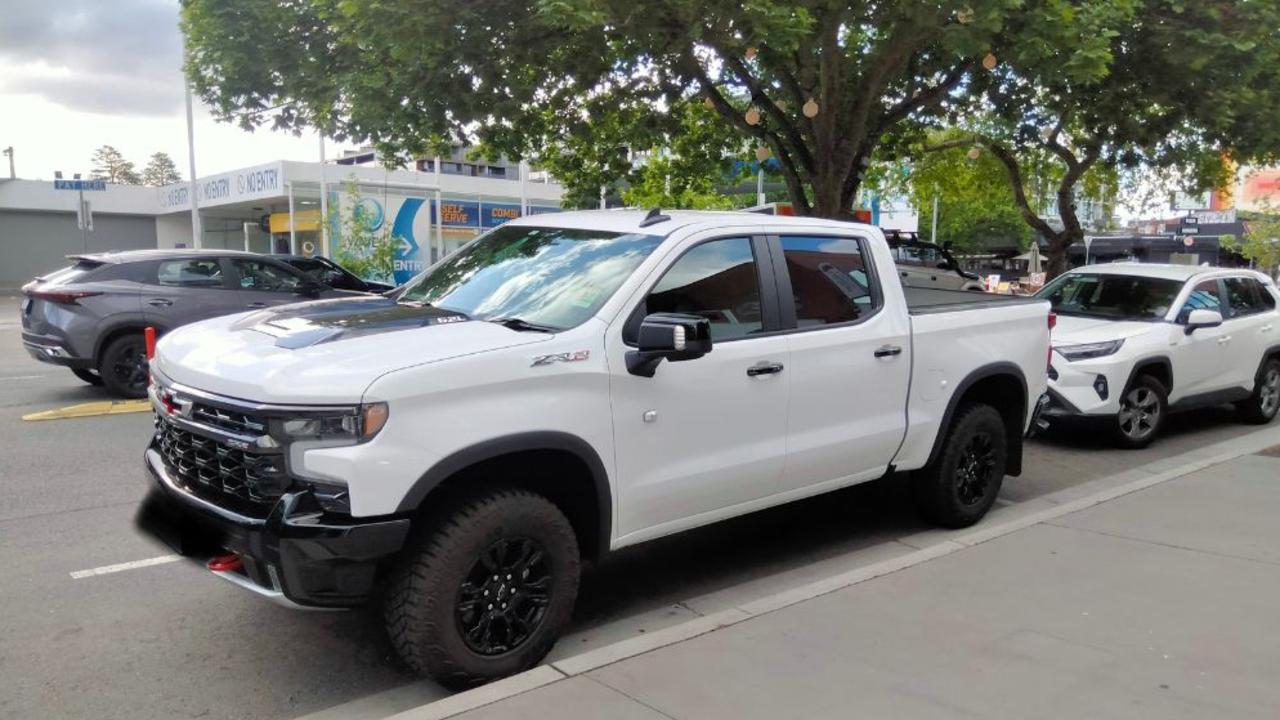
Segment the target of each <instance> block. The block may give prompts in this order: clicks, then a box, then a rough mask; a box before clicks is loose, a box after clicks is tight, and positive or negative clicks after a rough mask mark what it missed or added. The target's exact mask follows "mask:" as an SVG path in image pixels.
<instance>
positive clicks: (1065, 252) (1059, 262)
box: [1044, 230, 1084, 280]
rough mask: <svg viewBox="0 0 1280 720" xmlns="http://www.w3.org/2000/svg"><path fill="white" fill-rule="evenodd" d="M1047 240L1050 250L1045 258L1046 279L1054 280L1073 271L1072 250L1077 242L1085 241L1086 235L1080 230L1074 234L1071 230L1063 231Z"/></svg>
mask: <svg viewBox="0 0 1280 720" xmlns="http://www.w3.org/2000/svg"><path fill="white" fill-rule="evenodd" d="M1045 239H1046V240H1048V241H1049V248H1048V250H1047V251H1046V252H1045V256H1044V257H1045V266H1044V270H1045V278H1046V280H1052V279H1053V278H1055V277H1057V276H1059V275H1061V274H1062V273H1064V272H1066V271H1067V270H1070V269H1071V267H1070V265H1071V263H1070V248H1071V246H1072V245H1073V244H1074V243H1075V242H1076V241H1077V240H1083V239H1084V233H1083V232H1080V231H1079V230H1077V231H1076V232H1074V233H1073V232H1071V231H1070V230H1063V231H1062V232H1058V233H1054V234H1053V235H1051V236H1049V237H1047V238H1045Z"/></svg>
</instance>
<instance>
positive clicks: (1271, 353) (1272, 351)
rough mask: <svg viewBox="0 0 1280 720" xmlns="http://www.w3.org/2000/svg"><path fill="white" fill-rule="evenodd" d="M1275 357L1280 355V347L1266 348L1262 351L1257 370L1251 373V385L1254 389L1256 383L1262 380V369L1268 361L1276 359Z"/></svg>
mask: <svg viewBox="0 0 1280 720" xmlns="http://www.w3.org/2000/svg"><path fill="white" fill-rule="evenodd" d="M1277 355H1280V345H1271V346H1268V347H1267V349H1266V350H1263V351H1262V357H1261V358H1260V359H1259V360H1258V369H1257V371H1256V372H1254V373H1253V384H1254V386H1255V387H1256V386H1257V384H1258V381H1259V380H1261V379H1262V368H1263V367H1264V366H1265V365H1266V364H1267V361H1268V360H1270V359H1271V358H1274V357H1276V356H1277Z"/></svg>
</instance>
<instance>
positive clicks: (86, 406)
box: [22, 400, 151, 422]
mask: <svg viewBox="0 0 1280 720" xmlns="http://www.w3.org/2000/svg"><path fill="white" fill-rule="evenodd" d="M150 409H151V402H150V401H148V400H103V401H101V402H91V403H82V404H80V405H71V406H70V407H64V408H58V409H56V410H42V411H40V412H34V413H31V414H29V415H23V416H22V419H23V420H26V421H28V422H38V421H41V420H65V419H67V418H82V417H95V416H97V415H122V414H124V413H137V412H147V411H148V410H150Z"/></svg>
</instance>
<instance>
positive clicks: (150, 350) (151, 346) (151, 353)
mask: <svg viewBox="0 0 1280 720" xmlns="http://www.w3.org/2000/svg"><path fill="white" fill-rule="evenodd" d="M142 335H143V337H145V338H146V339H147V359H148V360H150V359H152V358H154V357H155V356H156V329H155V328H153V327H151V326H150V325H148V326H147V329H146V330H144V331H142Z"/></svg>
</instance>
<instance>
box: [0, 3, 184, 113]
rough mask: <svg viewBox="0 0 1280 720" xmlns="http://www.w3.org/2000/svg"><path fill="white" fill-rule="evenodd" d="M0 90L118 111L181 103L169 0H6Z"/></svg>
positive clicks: (164, 109) (174, 12)
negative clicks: (50, 0) (49, 0)
mask: <svg viewBox="0 0 1280 720" xmlns="http://www.w3.org/2000/svg"><path fill="white" fill-rule="evenodd" d="M4 5H5V8H4V10H3V12H0V66H3V67H5V71H4V73H3V74H2V75H0V91H5V92H15V93H25V94H35V95H39V96H41V97H43V98H45V99H47V100H49V101H50V102H53V103H56V104H58V105H61V106H63V107H66V108H68V109H70V110H82V111H86V112H95V113H104V114H109V115H122V116H154V115H163V114H169V113H172V112H173V111H174V110H176V109H178V108H180V107H181V104H182V76H181V71H180V66H181V62H182V38H181V34H180V33H179V31H178V4H177V2H176V1H175V0H57V1H55V2H48V0H6V2H5V3H4Z"/></svg>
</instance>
